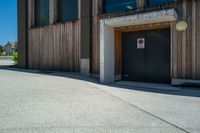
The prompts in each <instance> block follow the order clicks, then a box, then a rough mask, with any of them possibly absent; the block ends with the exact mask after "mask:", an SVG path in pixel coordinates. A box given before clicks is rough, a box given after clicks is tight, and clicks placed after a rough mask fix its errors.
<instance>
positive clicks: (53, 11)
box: [49, 0, 58, 24]
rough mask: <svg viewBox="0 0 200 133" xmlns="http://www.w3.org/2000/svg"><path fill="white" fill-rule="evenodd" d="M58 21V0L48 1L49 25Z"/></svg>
mask: <svg viewBox="0 0 200 133" xmlns="http://www.w3.org/2000/svg"><path fill="white" fill-rule="evenodd" d="M57 20H58V0H49V23H50V24H53V23H54V22H56V21H57Z"/></svg>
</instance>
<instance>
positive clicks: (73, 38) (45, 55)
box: [28, 0, 81, 72]
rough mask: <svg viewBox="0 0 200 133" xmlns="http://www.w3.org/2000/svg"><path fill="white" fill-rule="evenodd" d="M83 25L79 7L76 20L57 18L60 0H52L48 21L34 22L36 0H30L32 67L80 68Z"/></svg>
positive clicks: (42, 68) (29, 30) (29, 41)
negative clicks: (47, 23)
mask: <svg viewBox="0 0 200 133" xmlns="http://www.w3.org/2000/svg"><path fill="white" fill-rule="evenodd" d="M79 9H80V0H79ZM80 27H81V21H80V10H79V15H78V19H77V20H76V21H69V22H61V23H60V22H58V0H50V6H49V25H45V26H39V27H37V26H36V25H35V0H29V1H28V67H29V69H41V70H58V71H73V72H79V71H80V58H81V57H80V53H81V52H80V50H81V45H80V40H81V39H80V38H81V37H80V31H81V28H80Z"/></svg>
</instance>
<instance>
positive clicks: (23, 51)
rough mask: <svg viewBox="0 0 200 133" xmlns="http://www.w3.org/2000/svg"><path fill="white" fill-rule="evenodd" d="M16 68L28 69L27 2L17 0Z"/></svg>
mask: <svg viewBox="0 0 200 133" xmlns="http://www.w3.org/2000/svg"><path fill="white" fill-rule="evenodd" d="M17 4H18V5H17V8H18V9H17V10H18V45H19V46H18V50H19V62H18V67H20V68H28V1H27V0H18V1H17Z"/></svg>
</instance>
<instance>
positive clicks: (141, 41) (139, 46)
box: [137, 38, 145, 49]
mask: <svg viewBox="0 0 200 133" xmlns="http://www.w3.org/2000/svg"><path fill="white" fill-rule="evenodd" d="M144 48H145V38H138V39H137V49H144Z"/></svg>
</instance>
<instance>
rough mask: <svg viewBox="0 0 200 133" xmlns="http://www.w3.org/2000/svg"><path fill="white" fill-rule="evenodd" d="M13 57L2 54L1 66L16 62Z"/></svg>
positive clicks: (0, 57) (0, 58)
mask: <svg viewBox="0 0 200 133" xmlns="http://www.w3.org/2000/svg"><path fill="white" fill-rule="evenodd" d="M12 59H13V57H12V56H0V66H10V65H14V64H15V63H14V61H13V60H12Z"/></svg>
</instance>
